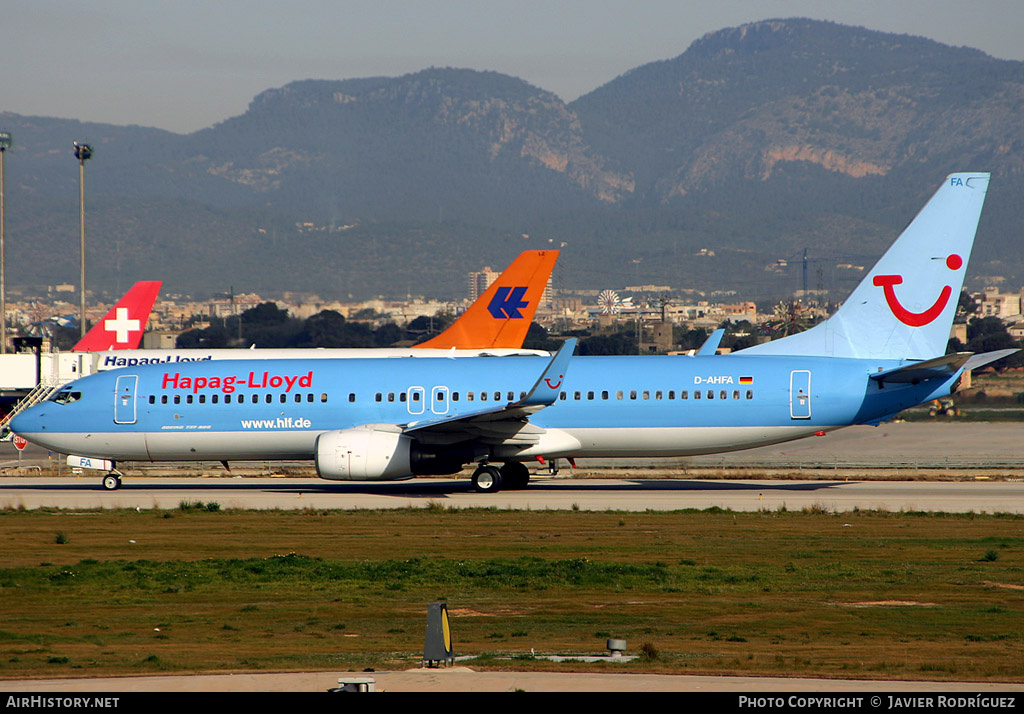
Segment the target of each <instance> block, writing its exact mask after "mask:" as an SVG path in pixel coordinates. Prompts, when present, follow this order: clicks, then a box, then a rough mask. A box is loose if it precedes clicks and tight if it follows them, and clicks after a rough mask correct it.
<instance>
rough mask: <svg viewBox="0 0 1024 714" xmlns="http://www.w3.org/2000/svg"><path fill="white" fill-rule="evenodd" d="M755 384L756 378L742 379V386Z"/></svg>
mask: <svg viewBox="0 0 1024 714" xmlns="http://www.w3.org/2000/svg"><path fill="white" fill-rule="evenodd" d="M753 383H754V378H753V377H740V384H753Z"/></svg>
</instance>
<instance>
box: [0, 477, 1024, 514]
mask: <svg viewBox="0 0 1024 714" xmlns="http://www.w3.org/2000/svg"><path fill="white" fill-rule="evenodd" d="M183 501H193V502H194V501H202V502H203V503H209V502H215V503H217V504H218V505H219V506H220V507H221V508H222V509H228V508H241V509H332V508H341V509H359V508H361V509H388V508H423V507H438V506H441V507H444V508H453V509H455V508H491V507H494V508H500V509H522V510H527V509H529V510H535V511H536V510H545V509H576V510H586V511H608V510H614V511H620V510H621V511H645V510H658V511H673V510H682V509H687V508H696V509H706V508H711V507H713V506H717V507H719V508H723V509H730V510H734V511H758V510H769V511H774V510H782V509H787V510H802V509H814V510H823V511H828V512H844V511H852V510H854V509H860V510H888V511H943V512H947V513H967V512H974V513H1024V482H1020V481H1017V482H1003V481H987V482H971V483H961V482H957V483H951V482H933V481H911V482H907V481H896V482H885V481H849V482H846V481H780V480H742V481H696V480H675V479H673V480H654V479H652V480H642V479H628V480H620V479H574V478H573V479H554V478H541V479H538V480H537V481H536V482H535V483H531V484H530V486H529V487H527V488H526V489H525V490H522V491H502V492H500V493H496V494H481V493H476V492H474V491H473V490H472V489H471V488H470V485H469V482H468V481H466V480H458V481H456V480H433V479H431V480H415V481H406V482H399V483H383V484H365V483H364V484H347V483H342V484H336V483H331V482H326V481H322V480H319V479H308V478H302V479H294V478H287V479H284V478H282V479H274V478H234V479H232V478H206V479H204V478H190V477H168V478H138V479H128V480H126V482H125V485H124V486H123V487H122V488H121V489H120V490H118V491H113V492H108V491H103V490H102V488H101V487H100V485H99V481H98V479H96V478H95V477H92V478H89V477H82V478H39V477H25V478H9V477H8V478H0V508H26V509H36V508H44V507H47V508H60V509H95V508H136V509H165V510H166V509H173V508H177V507H178V506H179V505H180V504H181V503H182V502H183Z"/></svg>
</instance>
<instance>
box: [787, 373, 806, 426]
mask: <svg viewBox="0 0 1024 714" xmlns="http://www.w3.org/2000/svg"><path fill="white" fill-rule="evenodd" d="M789 418H790V419H810V418H811V373H810V370H806V369H797V370H793V371H792V372H790V373H789Z"/></svg>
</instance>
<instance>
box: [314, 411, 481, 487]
mask: <svg viewBox="0 0 1024 714" xmlns="http://www.w3.org/2000/svg"><path fill="white" fill-rule="evenodd" d="M315 451H316V472H317V474H319V476H320V478H325V479H331V480H333V481H400V480H402V479H407V478H412V477H413V476H424V475H428V474H430V475H435V474H452V473H456V472H457V471H459V470H460V469H461V468H462V465H463V464H464V463H466V462H467V461H470V460H471V459H472V456H471V455H470V454H469V453H468V452H465V453H464V452H463V450H461V449H457V448H452V447H430V446H426V445H423V444H420V443H419V442H418V441H416V440H415V439H413V438H412V437H410V436H406V435H405V434H403V433H402V432H401V430H400V429H399V428H398V427H397V426H394V425H391V424H367V425H365V426H359V427H355V428H352V429H338V430H335V431H327V432H324V433H323V434H321V435H320V436H318V437H317V440H316V449H315Z"/></svg>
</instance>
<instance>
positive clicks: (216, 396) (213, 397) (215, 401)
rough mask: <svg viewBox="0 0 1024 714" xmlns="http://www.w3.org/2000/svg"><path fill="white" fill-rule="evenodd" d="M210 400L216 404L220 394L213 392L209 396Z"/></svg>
mask: <svg viewBox="0 0 1024 714" xmlns="http://www.w3.org/2000/svg"><path fill="white" fill-rule="evenodd" d="M210 401H211V402H213V403H214V404H217V403H218V402H219V401H220V395H219V394H214V395H213V396H212V397H210Z"/></svg>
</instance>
